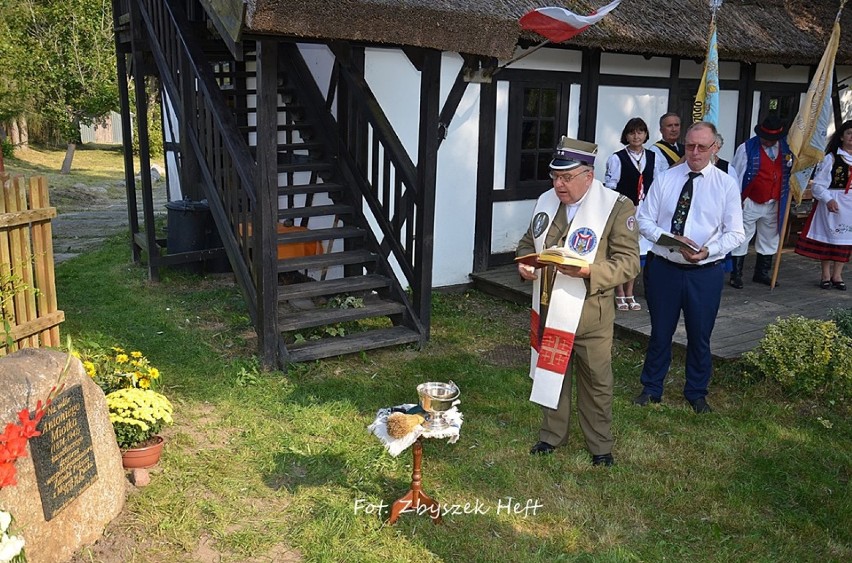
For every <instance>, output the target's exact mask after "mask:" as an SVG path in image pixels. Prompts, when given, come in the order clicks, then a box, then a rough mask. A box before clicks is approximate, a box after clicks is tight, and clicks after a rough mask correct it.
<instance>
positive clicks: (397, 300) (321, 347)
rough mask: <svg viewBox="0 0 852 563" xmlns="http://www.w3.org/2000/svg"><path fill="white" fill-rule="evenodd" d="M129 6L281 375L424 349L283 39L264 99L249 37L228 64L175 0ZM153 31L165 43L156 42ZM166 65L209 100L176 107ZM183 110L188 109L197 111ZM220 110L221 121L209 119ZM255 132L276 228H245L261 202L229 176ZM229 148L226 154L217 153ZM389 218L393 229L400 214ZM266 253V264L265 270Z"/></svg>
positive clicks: (358, 188) (325, 122)
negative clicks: (330, 361) (345, 357)
mask: <svg viewBox="0 0 852 563" xmlns="http://www.w3.org/2000/svg"><path fill="white" fill-rule="evenodd" d="M130 2H131V3H132V2H138V6H139V8H140V11H141V12H142V13H143V16H145V15H146V14H147V16H146V17H147V18H148V19H149V20H150V21H153V22H155V23H154V24H153V25H151V26H149V27H147V30H148V33H150V34H152V35H154V36H155V37H153V38H152V39H154V40H153V41H150V44H151V46H152V49H154V50H156V49H158V48H159V49H162V53H161V54H160V56H157V55H158V53H156V52H155V53H154V57H153V59H154V61H155V62H156V63H157V67H158V70H159V73H160V74H161V75H168V77H169V78H171V80H164V87H165V90H166V92H167V93H168V95H169V97H170V98H171V99H172V100H173V101H174V103H173V106H174V107H175V108H187V107H188V108H190V110H189V112H185V113H190V112H191V115H192V116H193V118H194V119H195V120H196V121H198V122H201V123H193V122H192V121H187V116H186V115H179V116H178V118H179V119H180V120H181V121H182V124H183V127H182V134H188V135H195V136H196V137H198V140H197V142H196V143H195V144H194V145H193V146H194V147H195V152H196V153H197V154H195V155H193V156H195V157H196V158H197V160H198V162H199V166H200V167H201V169H202V177H203V178H207V180H208V182H207V185H205V186H204V193H205V195H206V196H207V199H208V200H211V199H213V200H215V201H214V202H213V203H211V208H212V209H213V211H214V213H213V216H214V219H215V220H216V224H217V227H218V228H219V230H220V234H221V235H222V239H223V241H225V243H226V244H225V248H226V250H227V251H228V254H229V259H230V261H231V264H232V265H236V267H235V273H237V277H238V280H243V286H244V289H245V293H246V299H247V302H248V303H249V307H250V309H251V312H252V318H253V319H254V320H255V322H256V324H257V325H258V329H259V331H260V330H262V326H261V325H263V324H264V322H265V323H266V325H267V327H268V326H269V325H270V324H271V323H272V322H274V324H275V325H277V326H276V330H277V332H278V334H279V336H278V338H279V342H278V345H277V355H278V363H279V364H281V365H282V366H283V367H286V364H287V363H288V362H303V361H309V360H314V359H318V358H324V357H330V356H336V355H341V354H348V353H353V352H359V351H363V350H369V349H374V348H379V347H385V346H394V345H400V344H409V343H417V344H422V343H423V342H425V339H426V338H427V335H428V328H424V325H423V324H422V323H421V322H420V320H419V319H418V312H417V311H416V310H415V307H414V306H413V304H412V302H411V299H410V296H409V294H408V293H407V291H406V289H404V288H403V285H402V283H400V281H399V280H398V277H397V274H396V273H395V271H394V268H393V267H392V266H391V262H390V261H389V259H388V257H389V255H390V254H391V251H390V250H389V248H394V247H395V248H397V249H399V248H401V247H402V246H404V242H401V241H393V240H391V241H389V239H388V235H387V233H385V234H383V235H382V238H381V241H380V239H379V238H378V237H377V236H376V234H375V232H374V229H373V227H371V226H370V222H369V221H368V219H367V217H366V216H365V212H364V210H365V209H368V208H369V207H370V206H369V204H368V203H366V202H365V200H364V196H363V191H364V190H369V189H370V188H369V187H368V186H367V187H365V185H353V184H357V183H358V182H357V181H355V182H353V179H357V178H359V177H362V176H363V174H361V173H360V172H358V171H357V170H353V167H352V162H353V159H352V157H351V155H346V154H341V152H340V150H341V149H342V150H346V146H345V144H344V143H341V139H340V137H339V135H338V133H337V124H336V122H335V117H334V116H333V115H332V113H331V112H330V111H329V105H328V103H327V102H326V100H325V99H324V98H323V96H322V94H321V93H320V91H319V88H318V86H317V85H316V83H315V82H314V81H313V79H312V78H310V76H309V71H308V70H307V65H305V63H304V60H303V59H302V58H301V55H300V54H299V51H298V48H297V47H296V46H295V45H294V44H290V43H284V42H282V43H281V44H280V46H279V48H278V54H277V55H278V56H277V65H276V67H275V68H277V87H275V93H274V94H272V93H271V92H270V90H266V91H259V84H260V83H261V81H260V79H259V78H258V71H257V68H258V67H259V64H260V63H259V62H258V61H257V60H255V56H256V53H257V50H256V48H255V44H254V43H253V42H252V41H244V42H243V44H242V52H243V53H245V56H244V58H243V60H239V61H238V60H234V58H232V56H231V54H230V52H229V51H228V49H227V48H224V46H223V44H222V43H221V42H219V41H217V40H216V37H215V35H214V34H213V32H212V31H211V28H209V27H208V28H205V27H204V26H199V25H197V22H196V24H195V25H193V26H192V27H193V28H194V31H193V33H189V32H188V29H189V27H190V22H187V21H185V20H184V18H185V17H186V16H185V15H183V13H182V12H181V9H180V7H179V5H178V3H177V2H173V1H172V0H130ZM114 5H115V4H114ZM143 19H144V18H143ZM184 26H186V28H184ZM205 29H206V31H204V32H199V31H198V30H205ZM160 33H163V34H164V35H165V36H166V37H167V38H166V39H164V37H156V36H157V35H159V34H160ZM198 33H201V35H200V37H199V36H198V35H197V34H198ZM175 36H176V37H178V38H179V39H180V41H178V42H176V43H177V44H178V49H180V48H181V47H180V46H181V45H185V52H177V53H170V52H168V51H169V49H170V44H169V41H168V39H170V38H172V37H175ZM267 52H268V50H267ZM169 60H176V61H177V62H175V63H172V64H174V65H176V66H180V67H182V68H184V69H185V68H199V69H200V70H198V71H196V73H197V76H198V78H197V80H199V81H203V79H204V76H205V75H209V76H210V77H212V81H211V84H210V88H209V89H210V92H209V94H208V96H209V97H210V99H202V100H201V102H202V103H203V107H202V105H201V104H199V102H198V101H196V100H194V99H192V100H187V99H180V98H181V94H182V93H183V92H185V91H186V87H185V86H184V87H183V88H179V87H177V86H175V84H178V83H179V81H180V80H181V79H183V80H186V78H187V75H186V71H184V73H183V75H182V76H181V75H180V74H177V73H173V74H170V72H172V71H171V69H170V68H169V64H168V63H167V62H165V61H169ZM204 69H208V70H204ZM267 80H268V76H267ZM267 84H268V83H267ZM213 89H215V92H213ZM204 90H205V89H204V88H198V89H197V91H196V89H195V88H192V92H191V97H192V98H197V97H198V94H199V93H201V94H204ZM264 92H265V93H264ZM270 95H272V96H274V97H276V100H275V102H274V113H275V115H276V117H277V124H276V125H275V126H274V133H273V132H272V127H270V125H269V123H261V124H260V125H259V124H258V119H259V115H261V113H260V110H259V109H258V104H259V103H262V102H261V100H264V101H265V102H267V103H271V102H269V101H268V99H267V98H268V97H269V96H270ZM219 96H221V98H220V99H216V98H217V97H219ZM263 96H266V97H267V98H263ZM193 104H198V107H199V109H195V106H193ZM269 107H271V106H269V105H267V108H269ZM223 108H227V109H226V110H225V111H228V112H230V115H223V114H221V113H218V116H217V115H216V114H217V112H221V111H222V109H223ZM379 111H380V110H379ZM205 112H207V115H206V117H205ZM266 115H269V114H268V113H267V114H266ZM218 122H221V123H223V124H224V125H223V127H224V130H221V131H219V130H216V124H217V123H218ZM230 124H234V125H230ZM211 127H212V129H213V130H212V131H211ZM196 128H197V129H196ZM234 130H236V131H237V132H238V133H237V136H238V137H239V139H237V140H235V139H234V138H233V137H234V135H232V132H233V131H234ZM184 132H185V133H184ZM263 134H273V135H274V136H275V139H276V141H275V158H274V159H270V161H273V160H274V173H273V174H274V176H275V179H276V180H273V181H275V184H276V187H275V189H277V198H274V197H270V198H269V201H273V202H274V201H275V200H276V199H277V204H278V209H277V213H276V214H275V217H276V219H277V221H276V223H275V224H274V225H270V226H269V227H262V224H258V223H257V214H258V212H259V209H260V200H261V198H262V197H264V196H263V194H262V193H261V191H260V190H261V188H260V186H259V185H252V183H253V180H252V178H259V176H258V174H257V172H258V170H254V171H252V170H248V169H246V170H243V171H242V172H241V171H240V170H239V165H240V164H239V162H238V161H239V158H240V157H241V155H242V153H243V152H244V153H246V154H248V155H250V159H251V160H253V162H251V163H250V164H248V166H254V167H256V168H257V169H259V168H260V164H259V162H260V159H259V154H258V153H259V152H260V153H261V155H263V156H266V155H268V152H264V151H261V150H260V149H259V148H258V139H259V138H260V137H261V136H262V135H263ZM225 138H227V139H228V142H227V143H226V142H224V139H225ZM220 139H221V140H220ZM229 144H234V145H236V148H229V146H228V145H229ZM239 144H242V145H243V147H244V148H241V147H240V146H239ZM182 156H185V155H182ZM181 160H184V158H182V159H181ZM244 166H245V165H244ZM271 175H272V174H270V176H271ZM203 178H202V179H203ZM210 180H212V182H210ZM234 180H237V181H236V183H237V184H240V185H239V186H238V188H239V189H238V190H234V188H233V187H232V186H231V185H229V184H230V183H232V182H234ZM211 183H212V185H210V184H211ZM362 184H363V182H362ZM261 185H262V184H261ZM396 220H397V221H400V222H402V221H403V220H404V218H399V217H397V219H396ZM380 223H381V221H380ZM384 223H387V220H385V221H384ZM244 225H246V228H244V227H243V226H244ZM259 225H260V226H259ZM262 228H268V229H273V232H275V233H276V234H275V236H274V238H267V239H266V240H274V241H275V245H276V247H277V248H275V249H269V248H266V249H264V248H262V246H260V245H259V243H260V241H261V240H264V239H263V238H262V237H261V236H259V235H260V234H261V233H260V231H261V229H262ZM409 252H410V251H409ZM397 254H399V253H397ZM400 255H401V254H400ZM266 257H270V259H271V260H273V261H274V263H271V264H267V263H265V262H266V259H267V258H266ZM259 260H262V261H263V262H264V263H258V261H259ZM397 262H399V258H397ZM404 266H407V264H404ZM398 267H399V266H398ZM403 270H404V271H405V270H406V268H405V267H403ZM408 270H409V271H410V267H409V268H408ZM264 271H268V272H271V273H273V274H274V276H275V277H276V278H277V280H278V284H277V286H276V287H275V288H274V290H273V291H274V292H275V293H276V295H275V296H274V298H272V299H266V295H267V294H266V293H265V289H264V288H265V287H270V285H269V284H267V285H263V284H262V283H261V282H260V281H259V278H260V277H261V276H263V275H265V276H267V278H266V279H269V277H268V276H269V275H270V274H263V272H264ZM264 303H271V305H269V306H271V307H274V308H275V312H274V314H267V313H266V312H265V310H264V308H265V307H267V305H265V304H264Z"/></svg>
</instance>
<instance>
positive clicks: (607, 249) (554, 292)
mask: <svg viewBox="0 0 852 563" xmlns="http://www.w3.org/2000/svg"><path fill="white" fill-rule="evenodd" d="M596 151H597V146H596V145H595V144H593V143H586V142H583V141H576V140H574V139H568V138H566V137H563V138H562V141H561V142H560V143H559V147H558V148H557V150H556V153H555V154H554V156H553V160H552V161H551V162H550V177H551V179H552V180H553V188H552V189H550V190H548V191H546V192H544V193H543V194H542V195H541V196H540V197H539V198H538V200H537V201H536V204H535V210H534V211H533V216H532V220H531V221H530V226H529V229H528V230H527V232H526V234H524V236H523V237H522V238H521V240H520V242H519V243H518V249H517V254H516V255H517V256H518V257H526V256H527V255H528V254H537V253H541V251H542V250H544V249H546V248H551V247H557V248H560V249H562V250H563V251H565V252H569V251H570V252H571V253H573V254H575V255H579V256H580V257H581V258H582V259H583V261H584V264H583V265H581V266H567V265H562V264H559V265H556V266H554V265H543V264H541V263H537V264H532V265H530V264H527V263H524V262H519V263H518V274H520V276H521V278H523V279H525V280H530V281H533V284H534V285H533V298H532V310H531V314H530V348H531V350H530V356H531V359H530V377H531V378H532V379H533V385H532V393H531V394H530V400H531V401H533V402H534V403H537V404H539V405H541V407H542V413H543V419H542V424H541V429H540V431H539V441H538V442H537V443H536V444H535V445H534V446H533V447H532V449H531V450H530V453H531V454H534V455H542V454H550V453H553V451H554V449H556V448H557V447H559V446H563V445H564V444H566V443H567V441H568V424H569V421H570V420H571V388H572V385H573V381H572V379H573V380H576V382H577V411H578V415H579V416H578V419H579V421H580V429H581V430H582V432H583V436H584V437H585V440H586V447H587V448H588V451H589V453H591V455H592V464H594V465H612V464H613V457H612V445H613V436H612V430H611V426H612V390H613V376H612V338H613V335H612V333H613V322H614V321H615V306H614V301H613V299H612V295H613V288H614V287H615V286H617V285H618V284H622V283H624V282H625V281H627V280H629V279H633V278H635V277H636V275H637V274H638V273H639V244H638V235H639V228H638V226H637V225H636V218H635V217H634V212H635V210H634V207H633V203H632V202H631V201H630V200H629V199H628V198H626V197H624V196H622V195H619V194H617V193H615V192H613V191H611V190H608V189H606V188H605V187H604V186H603V184H601V183H600V182H599V181H597V180H595V169H594V163H595V153H596Z"/></svg>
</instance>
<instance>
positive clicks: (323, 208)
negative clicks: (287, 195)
mask: <svg viewBox="0 0 852 563" xmlns="http://www.w3.org/2000/svg"><path fill="white" fill-rule="evenodd" d="M352 211H353V210H352V206H351V205H344V204H342V203H341V204H333V205H314V206H311V207H289V208H287V209H279V210H278V220H279V221H283V220H284V219H299V218H301V217H324V216H326V215H351V214H352Z"/></svg>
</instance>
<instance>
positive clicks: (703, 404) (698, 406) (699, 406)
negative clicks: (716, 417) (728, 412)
mask: <svg viewBox="0 0 852 563" xmlns="http://www.w3.org/2000/svg"><path fill="white" fill-rule="evenodd" d="M689 404H690V405H692V410H694V411H695V412H696V413H697V414H706V413H708V412H713V409H711V408H710V405H708V404H707V401H705V400H704V397H702V398H700V399H695V400H694V401H690V402H689Z"/></svg>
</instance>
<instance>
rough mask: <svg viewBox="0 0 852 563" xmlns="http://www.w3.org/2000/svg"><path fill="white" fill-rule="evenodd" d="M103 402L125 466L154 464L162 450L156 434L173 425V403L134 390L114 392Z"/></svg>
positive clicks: (148, 390) (145, 392)
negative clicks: (106, 407)
mask: <svg viewBox="0 0 852 563" xmlns="http://www.w3.org/2000/svg"><path fill="white" fill-rule="evenodd" d="M106 401H107V406H108V407H109V419H110V421H111V422H112V427H113V429H114V430H115V437H116V440H117V441H118V446H119V447H120V448H121V450H122V462H123V463H124V467H126V468H135V467H151V466H153V465H155V464H156V463H157V462H158V461H159V460H160V454H161V453H162V450H163V438H162V437H161V436H159V435H158V432H159V431H160V430H161V429H162V428H163V427H164V426H166V425H168V424H172V410H173V408H172V403H171V402H170V401H169V400H168V399H167V398H166V397H165V396H163V395H161V394H160V393H157V392H156V391H152V390H151V389H138V388H135V387H131V388H128V389H119V390H118V391H113V392H112V393H110V394H108V395H107V396H106Z"/></svg>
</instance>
